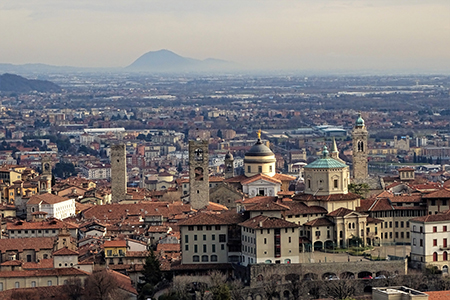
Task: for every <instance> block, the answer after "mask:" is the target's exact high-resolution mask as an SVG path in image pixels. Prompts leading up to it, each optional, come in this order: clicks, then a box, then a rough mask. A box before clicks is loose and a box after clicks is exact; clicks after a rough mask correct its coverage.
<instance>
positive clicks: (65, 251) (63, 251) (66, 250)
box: [53, 247, 79, 256]
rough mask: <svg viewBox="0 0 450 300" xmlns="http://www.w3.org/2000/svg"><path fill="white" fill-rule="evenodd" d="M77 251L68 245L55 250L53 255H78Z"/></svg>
mask: <svg viewBox="0 0 450 300" xmlns="http://www.w3.org/2000/svg"><path fill="white" fill-rule="evenodd" d="M78 254H79V253H78V252H77V251H73V250H70V249H69V248H67V247H64V248H61V249H59V250H58V251H55V252H53V256H67V255H78Z"/></svg>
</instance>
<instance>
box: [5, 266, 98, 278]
mask: <svg viewBox="0 0 450 300" xmlns="http://www.w3.org/2000/svg"><path fill="white" fill-rule="evenodd" d="M88 275H90V274H89V273H87V272H85V271H82V270H79V269H75V268H60V269H50V270H46V269H38V270H22V271H2V274H1V277H6V278H15V277H54V276H88Z"/></svg>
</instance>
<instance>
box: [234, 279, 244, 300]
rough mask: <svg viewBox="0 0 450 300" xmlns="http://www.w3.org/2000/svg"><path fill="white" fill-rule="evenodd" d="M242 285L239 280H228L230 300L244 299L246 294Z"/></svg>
mask: <svg viewBox="0 0 450 300" xmlns="http://www.w3.org/2000/svg"><path fill="white" fill-rule="evenodd" d="M243 288H244V285H243V284H242V282H241V281H240V280H233V281H231V282H230V296H231V299H232V300H245V299H247V297H246V296H247V294H246V292H245V291H244V290H243Z"/></svg>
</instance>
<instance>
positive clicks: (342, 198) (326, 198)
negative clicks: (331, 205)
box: [292, 192, 361, 201]
mask: <svg viewBox="0 0 450 300" xmlns="http://www.w3.org/2000/svg"><path fill="white" fill-rule="evenodd" d="M292 198H293V199H294V200H299V201H314V200H316V201H345V200H356V199H360V198H361V197H360V196H359V195H356V194H353V193H350V192H349V193H347V194H332V195H327V196H314V195H310V194H304V193H300V194H297V195H295V196H294V197H292Z"/></svg>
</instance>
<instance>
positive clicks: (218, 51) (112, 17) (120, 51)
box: [0, 0, 450, 72]
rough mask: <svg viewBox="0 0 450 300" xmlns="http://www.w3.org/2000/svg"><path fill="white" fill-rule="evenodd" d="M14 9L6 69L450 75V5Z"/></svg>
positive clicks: (7, 18) (129, 4)
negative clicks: (171, 57)
mask: <svg viewBox="0 0 450 300" xmlns="http://www.w3.org/2000/svg"><path fill="white" fill-rule="evenodd" d="M391 2H392V1H377V2H376V3H372V1H365V0H363V1H357V2H355V1H329V0H322V1H302V2H296V1H289V0H283V1H235V0H231V1H214V2H208V1H202V0H194V1H189V2H186V1H184V2H183V1H179V0H174V1H169V2H167V1H165V2H163V1H143V0H142V1H141V0H134V1H126V2H125V1H119V0H115V1H107V2H106V1H95V2H94V3H91V2H89V1H77V2H76V3H75V2H70V1H55V0H45V1H33V0H26V1H21V2H20V3H17V1H6V2H4V3H2V4H0V25H1V26H0V34H1V36H2V39H1V40H0V46H1V47H2V55H0V63H13V64H25V63H45V64H51V65H61V66H76V67H125V66H128V65H129V64H131V63H132V62H133V61H134V60H135V59H137V58H138V57H139V56H141V55H142V54H144V53H146V52H148V51H155V50H159V49H169V50H171V51H174V52H176V53H177V54H180V55H182V56H185V57H191V58H196V59H206V58H210V57H212V58H218V59H224V60H228V61H232V62H236V63H238V64H240V65H242V66H243V67H244V68H247V69H254V70H255V69H256V70H258V69H260V70H271V69H272V70H281V69H291V70H292V69H295V70H319V71H324V70H376V71H380V70H385V71H392V70H400V71H402V70H403V71H412V72H448V71H449V70H450V54H449V52H448V51H447V49H449V48H450V36H449V35H448V30H449V29H450V21H449V20H448V14H449V13H450V3H448V2H447V1H443V0H433V1H427V2H426V3H423V2H422V1H403V0H402V1H395V2H394V3H391Z"/></svg>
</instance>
